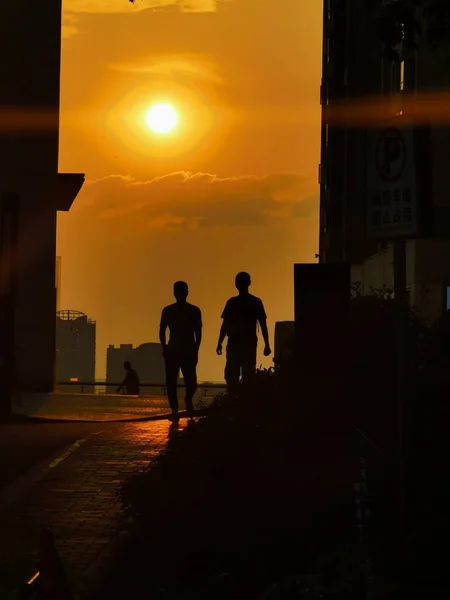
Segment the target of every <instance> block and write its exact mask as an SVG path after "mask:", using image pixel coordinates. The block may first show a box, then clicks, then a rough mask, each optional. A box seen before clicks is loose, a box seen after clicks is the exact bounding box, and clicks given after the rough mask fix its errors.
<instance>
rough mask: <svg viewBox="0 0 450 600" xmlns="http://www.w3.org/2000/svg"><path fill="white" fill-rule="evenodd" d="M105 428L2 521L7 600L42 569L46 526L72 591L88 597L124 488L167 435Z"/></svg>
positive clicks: (1, 569)
mask: <svg viewBox="0 0 450 600" xmlns="http://www.w3.org/2000/svg"><path fill="white" fill-rule="evenodd" d="M181 423H182V424H183V423H185V421H182V422H181ZM101 427H102V425H99V429H101ZM103 427H104V430H103V431H101V432H99V433H98V434H96V435H93V436H91V437H89V438H88V439H86V441H84V442H83V443H82V444H81V445H80V447H79V448H78V449H77V450H76V451H75V452H73V453H72V454H70V455H69V456H67V458H65V459H64V460H63V461H61V462H59V463H57V464H56V466H54V468H50V469H49V470H48V472H47V473H46V475H45V476H44V477H43V479H42V480H41V481H39V482H38V483H37V484H36V485H35V487H34V488H32V490H31V491H30V492H28V493H27V494H26V496H25V497H23V498H21V499H19V501H18V502H17V503H15V504H14V505H12V506H10V507H9V508H7V509H5V511H3V512H2V513H0V531H1V536H0V598H2V600H3V599H5V600H6V599H8V598H9V597H10V595H11V592H12V590H13V588H14V587H16V586H17V584H18V583H20V582H21V581H22V580H24V579H26V577H28V576H29V575H30V574H32V573H33V572H34V570H35V569H36V567H37V554H38V544H39V533H40V531H41V530H42V527H46V526H48V527H51V529H52V531H53V533H54V536H55V541H56V545H57V548H58V550H59V552H60V556H61V559H62V561H63V565H64V567H65V570H66V574H67V576H68V579H69V582H70V584H71V587H72V590H73V591H74V593H75V594H78V593H79V592H80V591H81V590H82V589H83V584H84V577H85V574H86V571H87V569H88V568H89V567H90V566H91V564H92V563H93V561H94V560H95V559H96V557H97V556H98V554H99V553H100V552H101V551H102V550H103V549H104V548H105V547H106V546H107V545H108V544H109V542H110V541H112V539H113V538H114V537H115V535H116V533H117V516H118V513H119V510H120V504H119V501H118V497H117V491H118V489H119V487H120V485H121V484H122V482H123V481H124V479H125V478H126V477H127V476H128V475H129V474H130V473H131V472H133V471H135V470H136V469H139V468H143V467H145V466H147V465H148V463H149V461H151V460H152V459H153V458H154V457H155V456H156V455H157V454H158V453H159V452H160V451H161V450H162V449H163V448H164V446H165V444H166V442H167V439H168V432H169V424H168V422H167V421H152V422H147V423H119V424H109V425H107V426H103ZM181 427H183V425H181Z"/></svg>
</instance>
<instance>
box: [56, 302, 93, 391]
mask: <svg viewBox="0 0 450 600" xmlns="http://www.w3.org/2000/svg"><path fill="white" fill-rule="evenodd" d="M95 338H96V323H95V321H93V320H92V319H89V318H88V317H87V315H85V314H84V313H82V312H79V311H77V310H60V311H58V313H57V314H56V373H57V375H56V376H57V380H58V382H59V383H60V384H64V383H66V384H67V383H70V382H72V383H73V382H80V383H88V384H92V385H88V386H84V391H85V392H93V391H94V383H95ZM60 389H64V391H72V392H77V391H81V387H80V386H77V385H73V386H72V385H71V386H70V388H69V387H68V386H64V385H61V388H60Z"/></svg>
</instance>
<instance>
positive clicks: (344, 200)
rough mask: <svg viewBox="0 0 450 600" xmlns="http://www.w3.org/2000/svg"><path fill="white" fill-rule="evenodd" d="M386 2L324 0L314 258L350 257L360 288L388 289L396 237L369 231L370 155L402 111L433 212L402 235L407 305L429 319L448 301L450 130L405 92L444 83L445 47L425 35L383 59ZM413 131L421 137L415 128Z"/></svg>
mask: <svg viewBox="0 0 450 600" xmlns="http://www.w3.org/2000/svg"><path fill="white" fill-rule="evenodd" d="M382 4H383V2H382V0H364V1H362V0H324V14H323V65H322V82H321V104H322V144H321V164H320V167H319V181H320V233H319V261H320V262H324V263H342V262H347V263H350V264H351V265H352V282H353V283H354V284H355V287H357V288H358V289H359V290H360V292H362V293H370V291H371V290H373V289H383V288H388V289H390V290H392V289H393V283H394V282H393V276H394V275H393V245H392V240H390V239H387V238H386V239H371V238H370V235H369V231H368V208H367V206H368V195H369V194H370V193H371V191H370V183H369V182H368V172H370V169H371V168H372V169H373V164H372V163H371V161H372V162H373V160H374V158H373V148H372V147H371V145H370V143H369V136H370V135H371V133H370V132H371V130H374V129H375V128H376V127H380V123H383V122H387V121H388V120H390V121H391V122H392V121H393V120H396V119H398V127H399V128H400V129H401V127H402V122H403V123H406V127H409V126H410V128H411V129H412V130H413V131H414V136H415V137H414V141H413V143H412V145H411V148H408V150H410V152H409V155H410V156H411V155H414V156H415V157H416V158H415V163H414V165H413V169H414V172H415V182H414V184H413V187H414V192H415V193H416V194H417V195H419V196H420V198H421V201H422V200H423V201H425V202H426V203H428V204H429V205H430V207H431V208H430V214H431V215H432V217H431V221H432V225H431V226H430V230H429V231H428V232H427V233H426V235H425V236H424V237H415V238H414V237H411V238H408V239H407V242H406V262H407V265H406V266H407V285H408V288H409V297H410V302H411V304H413V305H414V306H416V307H418V308H419V309H420V310H421V312H422V314H423V316H424V317H425V318H426V319H430V320H433V319H435V318H436V317H438V316H439V315H440V314H441V313H442V310H446V309H447V291H448V289H449V286H450V242H449V239H450V213H449V210H450V196H449V195H448V166H446V161H447V159H446V157H447V156H448V154H449V152H450V133H449V128H448V127H446V126H444V124H443V123H440V122H439V120H438V119H434V120H433V118H432V117H433V114H432V113H433V110H432V107H430V118H429V122H424V119H423V115H424V112H423V111H422V118H421V121H420V123H419V122H418V121H417V117H416V114H415V112H414V108H411V106H413V105H412V104H411V103H409V104H408V98H409V99H410V100H411V98H412V96H413V95H414V97H416V98H417V99H418V101H419V102H421V101H425V100H426V97H427V94H428V95H431V96H432V95H433V94H439V93H442V91H444V90H448V89H449V88H450V75H449V72H448V48H445V47H444V48H441V49H438V50H436V51H434V52H432V51H431V50H430V49H429V48H428V47H427V46H426V44H425V43H422V44H421V45H420V46H419V50H418V51H417V52H416V53H415V54H414V55H410V56H408V57H405V56H402V49H401V47H400V48H399V50H400V59H399V61H396V62H392V61H389V60H387V59H386V58H385V56H384V54H383V49H382V44H381V42H380V39H379V36H378V30H377V18H378V17H379V15H380V10H381V7H382ZM408 123H409V124H410V125H408ZM418 125H420V127H418ZM418 129H420V130H425V129H426V130H427V135H420V136H418V135H417V131H418ZM417 156H421V157H427V160H426V161H422V160H418V159H417ZM371 164H372V166H371ZM419 182H420V184H419ZM419 185H420V189H419Z"/></svg>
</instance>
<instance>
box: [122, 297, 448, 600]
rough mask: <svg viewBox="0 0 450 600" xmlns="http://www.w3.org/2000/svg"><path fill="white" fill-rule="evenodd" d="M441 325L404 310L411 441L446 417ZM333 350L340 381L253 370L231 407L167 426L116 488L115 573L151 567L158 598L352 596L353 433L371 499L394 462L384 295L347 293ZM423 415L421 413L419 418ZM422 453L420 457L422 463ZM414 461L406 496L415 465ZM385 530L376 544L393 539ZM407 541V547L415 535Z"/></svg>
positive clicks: (392, 358)
mask: <svg viewBox="0 0 450 600" xmlns="http://www.w3.org/2000/svg"><path fill="white" fill-rule="evenodd" d="M449 327H450V319H449V318H448V316H447V315H446V316H445V317H444V318H443V319H442V320H441V321H439V322H438V323H436V324H435V325H434V326H432V327H427V326H426V325H425V323H424V322H423V320H422V319H421V317H420V315H419V314H418V313H417V312H416V311H414V310H411V311H410V313H409V314H408V318H407V334H408V347H409V359H410V361H409V376H410V381H411V387H410V389H411V392H412V391H414V394H412V396H411V404H412V407H413V410H412V413H413V417H414V418H415V419H416V421H415V422H418V423H419V427H418V431H415V432H414V436H413V438H414V439H415V440H420V439H421V436H422V438H424V437H427V436H428V437H429V436H430V435H432V434H433V432H436V415H437V414H438V413H439V414H440V415H441V416H442V415H445V406H446V403H445V402H444V399H443V396H442V394H440V393H439V391H440V389H441V387H442V385H441V384H442V382H444V381H445V380H446V373H448V360H449V357H450V342H449V335H448V333H449ZM341 350H342V354H343V358H344V360H343V364H345V366H346V368H345V376H344V377H341V378H339V381H337V379H336V380H335V379H333V378H331V377H327V376H326V373H324V374H323V377H319V378H317V376H316V375H310V374H308V373H307V372H305V369H302V365H299V364H296V363H295V361H292V362H290V363H284V364H281V365H277V367H276V369H268V370H259V371H258V373H257V377H256V381H255V385H254V388H253V389H252V390H251V391H247V393H246V394H245V395H243V396H242V397H241V398H240V399H238V400H235V399H231V398H229V397H228V396H227V395H226V394H223V395H219V396H218V397H217V398H216V399H215V401H214V402H213V403H212V405H211V406H210V408H209V409H208V411H207V415H206V416H205V417H204V418H201V419H198V420H196V421H195V422H192V423H191V424H190V425H189V426H188V427H187V428H186V429H185V430H183V431H181V432H179V431H178V430H177V428H174V427H172V428H171V436H170V440H169V443H168V445H167V448H166V451H165V452H163V453H162V454H161V455H160V456H158V457H157V458H156V459H155V460H154V461H153V463H152V464H151V465H150V467H149V468H148V469H147V470H146V471H145V472H143V473H136V474H135V475H133V476H132V477H131V478H130V479H129V481H128V482H127V483H126V484H125V485H124V487H123V489H122V493H121V499H122V504H123V508H124V516H125V518H126V519H128V520H129V522H131V523H132V533H133V538H132V540H133V546H132V547H133V548H134V550H133V551H130V552H129V554H130V553H131V554H130V556H132V558H128V563H127V561H126V559H123V561H124V562H122V565H121V568H122V571H125V572H128V573H129V572H131V571H132V572H133V573H134V575H133V577H131V579H133V580H135V579H136V580H139V577H138V576H137V575H136V573H137V572H140V571H144V572H147V571H148V568H149V567H148V565H151V568H152V581H153V582H155V583H156V582H158V586H159V588H160V591H159V592H158V593H159V594H160V595H157V593H156V591H155V590H156V588H155V590H154V594H155V597H164V598H169V597H170V598H171V597H174V598H190V597H195V598H203V597H205V598H206V597H211V595H213V596H214V597H217V598H240V597H242V598H244V597H245V598H261V599H263V598H265V599H267V600H272V599H275V598H291V597H292V598H294V597H311V598H316V597H323V598H328V597H329V598H338V597H342V598H344V597H345V598H352V597H355V598H356V597H360V596H358V594H360V593H361V590H362V589H363V588H364V586H366V583H365V582H366V579H367V568H366V565H367V561H366V559H367V555H366V551H365V546H361V543H360V542H359V541H358V537H357V530H356V516H355V507H354V502H355V497H354V483H355V481H356V480H357V479H358V477H359V458H360V452H361V445H360V444H359V445H358V443H357V438H358V435H357V434H356V433H355V432H356V429H357V428H358V429H362V430H363V431H364V432H366V433H368V434H370V435H369V437H370V438H371V439H374V440H375V443H376V445H377V446H378V449H379V456H378V455H377V457H376V461H378V463H377V464H378V467H377V466H376V465H375V466H376V468H375V469H374V470H373V472H372V473H370V474H369V480H370V485H371V493H372V496H373V497H382V496H383V494H385V495H386V494H387V495H389V494H391V493H392V489H391V488H389V485H388V484H387V483H386V481H384V480H385V479H386V477H387V473H389V469H390V465H392V464H393V463H394V462H395V461H394V455H393V454H392V452H393V448H394V446H391V445H389V443H388V442H387V440H388V439H391V441H395V430H396V410H395V403H396V388H395V382H396V353H395V329H394V304H393V301H392V300H391V299H390V298H389V295H388V294H386V293H384V291H382V292H379V293H374V294H372V296H369V297H361V296H358V295H357V296H356V298H355V299H354V300H353V301H352V306H351V313H350V322H349V327H348V330H347V332H346V338H345V339H343V340H342V344H341ZM438 381H439V382H441V383H440V384H439V385H438V384H437V383H436V382H438ZM440 386H441V387H440ZM430 390H431V391H430ZM433 390H434V391H433ZM430 398H434V400H433V401H431V400H430ZM430 406H431V408H430ZM424 407H426V410H425V408H424ZM427 411H428V414H429V416H430V415H431V417H433V418H428V420H427V419H425V418H424V415H425V414H426V413H427ZM440 420H441V424H442V418H441V419H440ZM431 454H432V452H431ZM429 456H430V455H429V454H426V453H424V452H421V460H422V463H423V462H424V460H425V458H424V457H428V458H429ZM428 458H427V460H428ZM419 462H420V461H416V463H417V465H419ZM425 462H426V460H425ZM373 464H375V463H373ZM417 465H416V466H415V467H414V468H415V469H416V470H415V474H416V475H417V474H419V475H420V477H422V479H420V478H419V483H418V484H417V486H416V487H417V488H419V487H420V481H424V479H423V477H424V475H423V473H425V472H426V470H427V469H426V468H423V467H422V471H420V468H419V466H417ZM377 469H378V472H377V473H376V472H375V471H376V470H377ZM370 476H371V477H370ZM427 485H428V486H429V483H428V484H427ZM374 488H376V489H374ZM427 489H428V490H429V489H430V488H429V487H428V488H427ZM389 490H390V491H389ZM412 496H414V498H415V502H416V503H417V505H418V506H419V508H417V507H416V509H415V510H416V512H417V513H420V512H421V511H423V512H426V511H427V508H426V503H427V502H428V503H429V501H428V500H427V499H426V498H424V497H423V495H422V497H420V494H418V493H415V495H414V493H412ZM444 505H445V502H442V506H444ZM383 506H384V504H383V502H381V503H380V502H379V501H374V502H373V511H374V512H375V513H376V511H377V510H378V509H379V510H381V512H380V514H379V515H378V520H377V515H376V514H375V515H374V516H373V517H372V518H375V522H376V523H377V527H376V528H378V527H379V529H380V530H381V529H383V526H382V525H380V526H379V524H380V523H382V521H383V519H384V516H383V515H384V514H385V513H383V509H382V507H383ZM380 507H381V508H380ZM420 507H421V508H420ZM380 515H381V516H380ZM387 523H388V521H386V523H385V525H384V529H385V530H387V531H385V532H384V534H383V535H385V537H384V538H383V539H384V543H385V542H386V539H389V536H392V532H391V531H389V526H388V525H387ZM413 530H414V527H413ZM376 535H381V534H380V533H379V532H377V534H376ZM414 535H415V539H416V546H415V548H416V549H417V548H418V547H419V546H420V541H419V542H418V541H417V540H420V539H422V540H423V536H422V538H421V534H420V535H419V534H417V532H416V533H415V534H414ZM386 536H387V537H386ZM385 554H387V553H385ZM419 554H420V553H419ZM419 554H418V555H419ZM405 556H406V554H405ZM408 560H409V559H408ZM125 565H127V566H125ZM146 565H147V566H146ZM398 566H399V565H398V564H397V567H398ZM127 570H128V571H127ZM395 570H396V567H394V568H392V569H391V570H390V574H391V575H392V573H393V572H395ZM127 581H128V584H127V585H128V586H129V585H130V584H129V581H130V576H128V580H127ZM168 582H169V583H168ZM158 586H157V587H158ZM181 589H183V590H184V592H183V594H182V593H181V592H180V590H181ZM176 590H178V591H176ZM307 590H308V592H307ZM307 593H308V594H309V596H307V595H306V594H307Z"/></svg>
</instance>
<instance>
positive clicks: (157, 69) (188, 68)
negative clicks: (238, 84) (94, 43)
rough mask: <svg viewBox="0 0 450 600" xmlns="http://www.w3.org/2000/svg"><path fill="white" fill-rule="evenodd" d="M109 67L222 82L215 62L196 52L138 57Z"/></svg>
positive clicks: (125, 71)
mask: <svg viewBox="0 0 450 600" xmlns="http://www.w3.org/2000/svg"><path fill="white" fill-rule="evenodd" d="M110 69H112V70H113V71H121V72H124V73H136V74H142V75H155V76H158V77H175V76H176V77H180V76H188V77H190V78H195V79H207V80H210V81H212V82H214V83H217V84H220V83H222V82H223V79H222V78H221V77H220V75H219V73H218V67H217V65H216V64H215V62H214V61H212V60H211V58H210V57H208V56H205V55H197V54H192V55H190V54H183V55H182V56H180V55H177V54H174V55H162V56H156V57H154V56H153V57H149V58H139V59H136V60H132V61H124V62H120V63H116V64H113V65H111V66H110Z"/></svg>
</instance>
